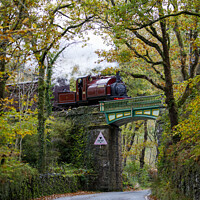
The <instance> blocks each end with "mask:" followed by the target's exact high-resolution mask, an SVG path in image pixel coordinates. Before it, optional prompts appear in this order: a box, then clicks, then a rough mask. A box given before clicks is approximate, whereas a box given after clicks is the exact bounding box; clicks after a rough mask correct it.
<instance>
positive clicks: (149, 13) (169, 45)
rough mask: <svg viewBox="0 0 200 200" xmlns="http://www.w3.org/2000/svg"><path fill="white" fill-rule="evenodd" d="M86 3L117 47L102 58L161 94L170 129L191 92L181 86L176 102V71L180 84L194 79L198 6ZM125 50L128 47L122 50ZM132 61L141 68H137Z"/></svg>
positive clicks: (182, 3) (117, 0)
mask: <svg viewBox="0 0 200 200" xmlns="http://www.w3.org/2000/svg"><path fill="white" fill-rule="evenodd" d="M89 2H90V6H91V7H92V8H93V12H95V13H98V14H97V17H96V19H97V21H98V22H99V23H100V26H101V28H104V30H105V32H107V33H108V34H109V35H110V36H111V38H112V40H113V41H114V43H115V45H116V49H114V50H111V52H110V53H109V54H106V53H105V52H102V54H101V55H103V56H105V57H107V56H108V58H109V59H110V60H112V58H115V59H117V60H118V61H119V63H121V66H122V70H123V71H124V72H125V73H126V74H127V75H128V76H131V77H134V78H140V79H144V80H146V81H148V82H149V83H151V84H152V85H153V86H155V87H156V88H158V89H159V90H161V91H163V93H164V94H165V96H166V104H167V107H168V110H169V119H170V125H171V129H172V128H173V127H174V126H175V125H177V124H178V118H179V116H178V106H181V105H183V103H184V102H185V100H186V99H187V97H188V96H189V93H190V89H189V86H186V88H185V91H184V92H183V94H182V96H181V97H180V99H179V101H178V102H177V103H176V102H175V97H174V88H173V87H174V83H175V82H176V81H177V79H175V75H177V74H175V72H177V71H178V76H179V77H181V80H189V79H190V78H194V76H195V72H196V69H197V66H198V62H199V49H198V48H199V39H198V34H199V17H200V14H199V1H192V2H185V1H157V2H155V1H132V0H129V1H127V0H125V1H122V0H110V1H98V0H91V1H89ZM94 8H96V9H94ZM97 10H98V12H97ZM124 46H126V47H127V48H125V49H124V50H123V51H122V49H121V48H122V47H124ZM189 49H190V50H189ZM120 51H121V53H120V54H119V52H120ZM136 60H137V61H138V60H140V61H143V63H141V65H140V66H138V64H137V62H136ZM124 61H125V63H124ZM176 77H177V76H176ZM173 140H174V142H176V141H178V140H179V137H174V138H173Z"/></svg>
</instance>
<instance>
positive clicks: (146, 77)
mask: <svg viewBox="0 0 200 200" xmlns="http://www.w3.org/2000/svg"><path fill="white" fill-rule="evenodd" d="M123 72H124V73H126V74H127V75H129V76H131V77H133V78H141V79H144V80H147V81H148V82H150V83H151V84H152V85H153V86H155V87H156V88H158V89H160V90H162V91H165V87H163V86H162V85H160V84H158V83H156V82H155V81H154V80H153V79H151V78H149V77H148V76H146V75H144V74H133V73H130V72H126V71H123Z"/></svg>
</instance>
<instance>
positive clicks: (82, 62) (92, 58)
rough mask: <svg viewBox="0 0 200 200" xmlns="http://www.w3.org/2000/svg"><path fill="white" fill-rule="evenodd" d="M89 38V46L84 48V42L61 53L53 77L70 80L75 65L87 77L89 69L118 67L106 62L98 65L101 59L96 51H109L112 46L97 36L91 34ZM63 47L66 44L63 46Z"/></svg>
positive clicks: (73, 45) (75, 44)
mask: <svg viewBox="0 0 200 200" xmlns="http://www.w3.org/2000/svg"><path fill="white" fill-rule="evenodd" d="M88 36H89V37H90V40H89V41H88V42H87V46H85V47H82V46H83V43H82V42H78V43H74V44H72V45H70V46H69V47H67V48H66V49H65V50H64V51H63V52H62V53H61V55H60V56H59V58H58V60H57V61H56V64H55V67H54V70H53V77H55V78H56V77H62V78H66V75H67V77H68V78H69V77H70V73H71V71H72V68H73V67H74V66H75V65H78V66H79V69H80V71H81V75H87V74H88V71H89V69H92V68H95V67H98V66H102V68H105V67H111V66H112V67H114V66H118V64H117V63H107V62H106V61H103V62H102V63H100V64H98V63H97V61H98V59H99V58H98V55H97V54H96V53H95V51H96V50H100V49H104V50H109V49H110V48H111V47H112V46H111V45H110V46H108V45H106V44H105V43H104V41H103V39H102V38H101V37H100V36H96V35H94V34H92V33H89V35H88ZM63 45H64V44H62V45H61V46H63Z"/></svg>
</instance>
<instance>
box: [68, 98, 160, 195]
mask: <svg viewBox="0 0 200 200" xmlns="http://www.w3.org/2000/svg"><path fill="white" fill-rule="evenodd" d="M163 107H164V106H163V98H162V95H154V96H143V97H136V98H129V99H122V100H114V101H101V102H100V104H99V106H94V107H85V108H84V107H79V108H77V109H75V110H72V111H71V112H69V113H68V116H69V117H72V118H76V117H77V116H79V117H78V120H76V121H77V123H85V122H86V121H87V126H88V129H87V130H88V134H87V135H88V138H89V142H88V145H87V148H88V150H89V151H90V152H91V153H92V155H93V160H94V163H95V171H96V174H97V177H96V179H95V181H94V183H93V187H94V188H95V189H97V190H101V191H121V190H122V153H121V129H120V126H121V125H123V124H126V123H128V122H131V121H136V120H144V119H153V120H156V119H157V117H158V116H159V114H160V109H161V108H163Z"/></svg>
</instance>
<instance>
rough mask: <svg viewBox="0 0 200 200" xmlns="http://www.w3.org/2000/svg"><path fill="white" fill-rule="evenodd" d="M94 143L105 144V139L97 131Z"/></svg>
mask: <svg viewBox="0 0 200 200" xmlns="http://www.w3.org/2000/svg"><path fill="white" fill-rule="evenodd" d="M94 145H107V142H106V139H105V138H104V136H103V134H102V133H101V132H100V133H99V135H98V137H97V139H96V141H95V143H94Z"/></svg>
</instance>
